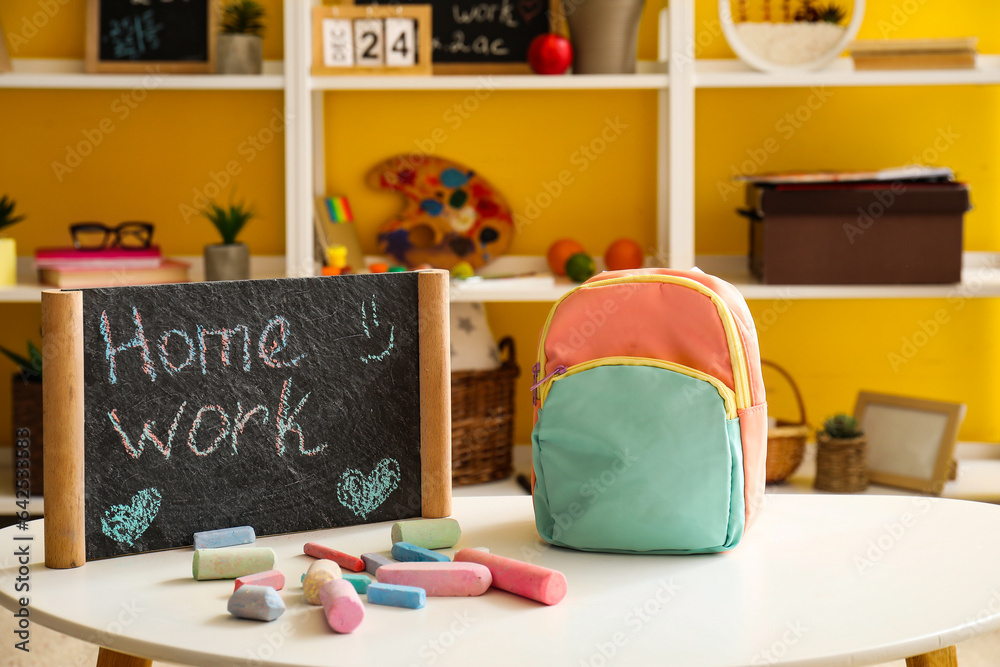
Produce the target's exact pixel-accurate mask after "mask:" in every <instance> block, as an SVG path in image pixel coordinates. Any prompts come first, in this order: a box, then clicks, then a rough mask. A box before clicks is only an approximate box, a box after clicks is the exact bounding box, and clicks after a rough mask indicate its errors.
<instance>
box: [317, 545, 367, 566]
mask: <svg viewBox="0 0 1000 667" xmlns="http://www.w3.org/2000/svg"><path fill="white" fill-rule="evenodd" d="M302 551H303V553H305V555H307V556H312V557H313V558H325V559H326V560H332V561H333V562H334V563H336V564H337V565H339V566H340V567H342V568H344V569H345V570H350V571H351V572H364V571H365V562H364V561H363V560H361V559H360V558H356V557H354V556H352V555H351V554H345V553H344V552H343V551H337V550H336V549H333V548H331V547H327V546H324V545H322V544H317V543H316V542H306V545H305V546H304V547H302Z"/></svg>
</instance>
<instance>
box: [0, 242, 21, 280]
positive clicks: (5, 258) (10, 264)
mask: <svg viewBox="0 0 1000 667" xmlns="http://www.w3.org/2000/svg"><path fill="white" fill-rule="evenodd" d="M16 284H17V243H15V242H14V239H0V287H12V286H14V285H16Z"/></svg>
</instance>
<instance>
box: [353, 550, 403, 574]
mask: <svg viewBox="0 0 1000 667" xmlns="http://www.w3.org/2000/svg"><path fill="white" fill-rule="evenodd" d="M361 560H363V561H364V562H365V571H366V572H368V574H371V575H374V574H375V573H376V572H378V569H379V568H380V567H382V566H383V565H388V564H389V563H395V562H396V560H395V559H393V558H389V557H388V556H383V555H382V554H375V553H371V554H361Z"/></svg>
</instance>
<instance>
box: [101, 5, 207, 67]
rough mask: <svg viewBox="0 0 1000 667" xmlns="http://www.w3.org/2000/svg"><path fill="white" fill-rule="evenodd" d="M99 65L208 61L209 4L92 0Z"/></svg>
mask: <svg viewBox="0 0 1000 667" xmlns="http://www.w3.org/2000/svg"><path fill="white" fill-rule="evenodd" d="M92 1H93V2H97V3H98V16H99V20H98V28H99V30H98V42H99V59H100V60H101V61H138V62H142V61H174V62H176V61H197V62H202V61H207V60H208V42H209V37H210V35H209V14H208V10H209V2H210V0H92Z"/></svg>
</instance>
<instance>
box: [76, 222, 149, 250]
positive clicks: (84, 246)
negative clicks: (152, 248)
mask: <svg viewBox="0 0 1000 667" xmlns="http://www.w3.org/2000/svg"><path fill="white" fill-rule="evenodd" d="M69 232H70V234H72V236H73V246H74V247H75V248H77V249H78V250H101V249H103V248H148V247H149V244H150V242H151V241H152V240H153V225H152V224H150V223H148V222H123V223H121V224H120V225H118V226H117V227H108V226H107V225H104V224H102V223H100V222H78V223H77V224H75V225H70V227H69Z"/></svg>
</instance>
